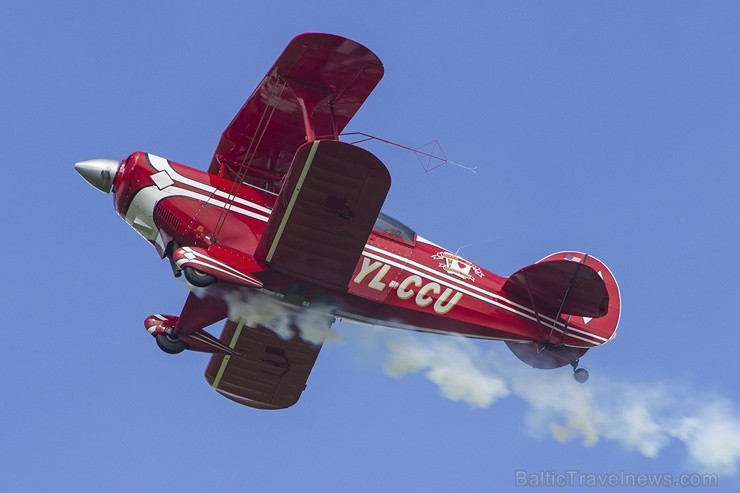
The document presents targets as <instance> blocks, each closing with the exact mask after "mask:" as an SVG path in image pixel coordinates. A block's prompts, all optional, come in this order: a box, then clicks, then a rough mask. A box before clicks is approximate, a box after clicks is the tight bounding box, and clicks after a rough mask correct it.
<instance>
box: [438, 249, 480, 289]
mask: <svg viewBox="0 0 740 493" xmlns="http://www.w3.org/2000/svg"><path fill="white" fill-rule="evenodd" d="M432 258H433V259H434V260H444V263H442V264H439V266H440V267H442V269H443V270H444V271H445V272H447V273H448V274H452V275H455V276H457V277H461V278H463V279H467V280H468V281H473V282H474V281H475V276H473V274H475V275H476V276H478V277H483V271H482V270H481V268H480V267H478V266H477V265H475V264H473V263H471V262H468V261H467V260H465V259H462V258H460V257H458V256H457V255H455V254H453V253H450V252H437V253H435V254H434V255H432ZM471 272H472V273H473V274H471Z"/></svg>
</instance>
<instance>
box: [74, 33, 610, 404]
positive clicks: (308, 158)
mask: <svg viewBox="0 0 740 493" xmlns="http://www.w3.org/2000/svg"><path fill="white" fill-rule="evenodd" d="M383 73H384V68H383V64H382V63H381V62H380V60H379V59H378V57H377V56H376V55H375V54H374V53H373V52H372V51H370V50H369V49H368V48H366V47H364V46H363V45H361V44H359V43H357V42H355V41H352V40H350V39H346V38H344V37H340V36H336V35H332V34H322V33H306V34H301V35H299V36H297V37H295V38H294V39H293V40H292V41H290V42H289V43H288V45H287V47H286V48H285V50H284V51H283V52H282V54H281V55H280V56H279V57H278V59H277V61H276V62H275V64H274V65H273V66H272V67H271V68H270V70H269V71H268V72H267V74H266V75H265V77H264V78H263V79H262V81H261V82H260V83H259V85H258V86H257V88H256V89H255V91H254V92H253V93H252V95H251V96H250V97H249V99H248V100H247V101H246V103H245V104H244V106H243V107H242V108H241V109H240V110H239V112H238V113H237V114H236V116H235V117H234V119H233V120H232V121H231V123H230V124H229V125H228V126H227V127H226V130H225V131H224V132H223V134H222V137H221V139H220V141H219V143H218V146H217V148H216V151H215V154H214V156H213V159H212V161H211V163H210V165H209V167H208V170H207V171H202V170H199V169H195V168H191V167H188V166H185V165H183V164H179V163H176V162H173V161H170V160H167V159H165V158H163V157H160V156H157V155H154V154H150V153H146V152H140V151H137V152H134V153H133V154H131V155H130V156H128V157H127V158H125V159H123V160H121V161H117V160H111V159H92V160H88V161H82V162H79V163H77V164H75V169H76V170H77V172H79V174H80V175H82V177H83V178H84V179H85V180H87V181H88V182H89V183H90V184H91V185H93V186H94V187H95V188H97V189H99V190H101V191H102V192H104V193H106V194H107V193H111V192H112V194H113V203H114V207H115V210H116V212H117V213H118V214H119V215H120V216H121V217H122V218H123V219H125V221H126V222H127V223H128V224H129V225H130V226H131V227H132V228H133V229H134V230H135V231H136V232H138V233H139V234H140V235H141V236H142V237H143V238H144V239H145V240H146V241H147V242H148V243H149V244H151V245H152V246H153V247H154V248H155V249H156V251H157V253H158V254H159V256H160V258H162V259H167V260H168V261H169V264H170V267H171V269H172V272H173V274H174V275H175V276H176V277H180V276H181V275H184V279H185V280H186V281H187V285H188V287H189V293H188V295H187V299H186V301H185V303H184V306H183V308H182V310H181V312H180V314H179V315H178V316H175V315H165V314H155V315H151V316H149V317H147V318H146V320H145V322H144V326H145V328H146V329H147V331H148V332H149V333H150V334H151V335H152V336H154V339H155V341H156V343H157V345H158V346H159V348H160V349H162V350H163V351H165V352H166V353H171V354H176V353H180V352H182V351H184V350H186V349H187V350H191V351H200V352H205V353H210V354H211V358H210V361H209V363H208V366H207V368H206V371H205V377H206V380H207V382H208V384H209V385H210V386H211V387H212V388H213V389H215V390H216V391H217V392H218V393H220V394H221V395H223V396H225V397H227V398H229V399H231V400H233V401H235V402H237V403H240V404H243V405H246V406H250V407H254V408H258V409H283V408H287V407H290V406H292V405H293V404H295V403H296V402H297V401H298V399H299V398H300V396H301V394H302V392H303V390H304V389H305V387H306V382H307V380H308V377H309V374H310V372H311V369H312V368H313V365H314V362H315V361H316V358H317V356H318V354H319V351H320V349H321V346H322V344H323V342H324V340H325V337H326V334H327V333H328V329H329V328H330V326H331V324H332V323H333V322H334V321H336V320H337V319H341V320H347V321H351V322H357V323H360V324H369V325H373V326H382V327H389V328H397V329H409V330H415V331H422V332H434V333H440V334H455V335H460V336H464V337H471V338H481V339H494V340H503V341H505V343H506V345H507V346H508V347H509V349H511V351H512V352H513V353H514V354H515V355H516V357H518V358H519V359H520V360H522V361H523V362H525V363H527V364H528V365H530V366H532V367H534V368H538V369H553V368H559V367H563V366H567V365H570V366H572V368H573V372H574V373H573V374H574V377H575V379H576V380H577V381H579V382H585V381H586V379H587V378H588V371H587V370H586V369H585V368H582V367H580V366H579V361H580V358H581V357H582V356H583V355H584V354H585V353H586V351H588V350H589V349H591V348H593V347H596V346H600V345H602V344H604V343H606V342H608V341H610V340H611V339H613V338H614V337H615V335H616V330H617V326H618V324H619V317H620V307H621V302H620V295H619V287H618V285H617V281H616V280H615V278H614V276H613V275H612V273H611V271H610V270H609V269H608V268H607V267H606V265H605V264H604V263H602V262H601V261H600V260H598V259H597V258H596V257H594V256H592V255H589V254H585V253H580V252H576V251H572V252H570V251H569V252H559V253H555V254H552V255H549V256H547V257H545V258H543V259H542V260H539V261H537V262H535V263H534V264H532V265H529V266H527V267H524V268H522V269H519V270H518V271H516V272H514V273H513V274H512V275H510V276H508V277H506V276H500V275H497V274H494V273H493V272H490V271H488V270H486V269H484V268H483V267H481V266H479V265H478V264H476V263H474V262H472V261H469V260H467V259H465V258H463V257H461V256H459V255H458V254H456V253H453V252H451V251H449V250H447V249H445V248H443V247H441V246H438V245H436V244H435V243H433V242H431V241H429V240H427V239H426V238H424V237H422V236H420V235H419V234H417V233H416V232H415V231H414V230H413V229H411V228H410V227H408V226H406V225H405V224H403V223H402V222H400V221H398V220H397V219H395V218H393V217H390V216H388V215H386V214H384V213H383V212H381V208H382V206H383V203H384V201H385V197H386V195H387V193H388V190H389V188H390V185H391V178H390V174H389V171H388V169H387V168H386V166H385V165H384V164H383V163H382V162H381V161H380V160H379V159H378V158H377V157H376V156H374V155H373V154H372V153H370V152H369V151H367V150H365V149H364V148H361V147H359V146H357V145H353V144H351V143H347V142H343V141H340V135H341V133H342V131H343V129H344V128H345V127H346V125H347V124H348V122H349V121H350V119H351V118H352V117H353V116H354V115H355V113H356V112H357V110H358V109H359V108H360V106H361V105H362V104H363V102H364V101H365V99H366V98H367V97H368V96H369V95H370V93H371V92H372V90H373V89H374V88H375V86H376V85H377V84H378V82H379V81H380V79H381V78H382V76H383ZM271 317H273V318H274V317H277V318H278V319H279V323H277V324H276V323H274V321H270V319H271ZM223 320H225V324H224V327H223V330H222V332H221V335H220V337H216V336H214V335H212V334H211V333H210V332H208V331H207V330H206V328H207V327H209V326H210V325H212V324H215V323H217V322H220V321H223ZM277 325H279V327H278V326H277Z"/></svg>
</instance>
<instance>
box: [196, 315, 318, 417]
mask: <svg viewBox="0 0 740 493" xmlns="http://www.w3.org/2000/svg"><path fill="white" fill-rule="evenodd" d="M221 342H222V343H223V344H226V345H228V346H229V347H230V348H231V349H233V350H234V351H235V352H236V353H237V354H239V355H240V356H224V355H221V354H214V355H213V356H212V357H211V360H210V362H209V363H208V367H207V368H206V375H205V376H206V380H207V381H208V383H209V384H210V385H211V387H213V388H214V389H215V390H216V392H218V393H219V394H221V395H223V396H224V397H227V398H229V399H231V400H233V401H235V402H238V403H239V404H244V405H245V406H250V407H256V408H259V409H283V408H286V407H290V406H292V405H293V404H295V403H296V402H298V399H299V398H300V396H301V393H302V392H303V389H305V388H306V381H307V380H308V375H309V374H310V373H311V369H312V368H313V365H314V363H315V362H316V358H317V357H318V355H319V351H320V350H321V344H322V342H323V341H322V342H319V343H318V344H311V343H309V342H306V341H304V340H303V339H301V338H300V336H298V335H295V336H294V337H293V338H292V339H291V340H285V339H282V338H280V337H279V336H278V335H277V334H275V332H273V331H272V330H270V329H267V328H265V327H247V326H244V325H243V324H242V323H236V322H232V321H228V322H226V325H225V326H224V330H223V332H222V333H221Z"/></svg>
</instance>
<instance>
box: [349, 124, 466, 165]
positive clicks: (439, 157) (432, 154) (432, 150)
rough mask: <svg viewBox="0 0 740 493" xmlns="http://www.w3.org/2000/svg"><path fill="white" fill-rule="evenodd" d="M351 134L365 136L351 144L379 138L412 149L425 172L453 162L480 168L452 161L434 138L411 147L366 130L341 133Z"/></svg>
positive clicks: (378, 139) (380, 140)
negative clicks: (368, 132)
mask: <svg viewBox="0 0 740 493" xmlns="http://www.w3.org/2000/svg"><path fill="white" fill-rule="evenodd" d="M351 135H357V136H361V137H364V138H361V139H358V140H355V141H354V142H350V144H352V145H355V144H360V143H362V142H367V141H370V140H377V141H379V142H382V143H384V144H390V145H392V146H395V147H400V148H401V149H405V150H407V151H411V152H413V153H414V155H415V156H416V159H418V160H419V164H421V167H422V168H423V169H424V171H425V172H427V173H429V172H430V171H432V170H434V169H436V168H439V167H440V166H444V165H445V164H451V165H453V166H457V167H459V168H462V169H465V170H468V171H470V172H471V173H475V172H476V171H477V170H478V167H477V166H473V167H470V166H465V165H462V164H459V163H456V162H453V161H450V160H449V159H447V155H446V154H445V153H444V151H443V150H442V146H441V145H440V144H439V142H438V141H436V140H433V141H431V142H429V143H427V144H424V145H423V146H420V147H416V148H413V147H409V146H406V145H403V144H398V143H396V142H392V141H390V140H387V139H383V138H381V137H376V136H374V135H370V134H366V133H364V132H349V133H343V134H340V136H342V137H349V136H351Z"/></svg>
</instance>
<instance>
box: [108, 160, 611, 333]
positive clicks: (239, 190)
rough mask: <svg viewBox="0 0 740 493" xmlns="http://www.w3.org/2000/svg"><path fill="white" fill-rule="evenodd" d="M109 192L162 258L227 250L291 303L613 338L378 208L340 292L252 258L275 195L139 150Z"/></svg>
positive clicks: (416, 325)
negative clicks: (515, 290) (184, 249)
mask: <svg viewBox="0 0 740 493" xmlns="http://www.w3.org/2000/svg"><path fill="white" fill-rule="evenodd" d="M113 193H114V206H115V209H116V211H117V212H118V214H119V215H120V216H121V217H123V218H124V219H125V220H126V222H127V223H128V224H129V225H131V227H133V228H134V229H135V230H136V231H137V232H139V233H140V234H141V235H142V236H143V237H144V238H145V239H146V240H147V241H148V242H149V243H151V244H152V245H153V246H154V247H155V248H156V250H157V252H158V253H159V255H160V257H162V258H164V257H166V256H168V255H169V254H171V252H172V248H173V245H176V246H189V247H198V248H202V249H205V250H209V249H222V250H225V251H228V252H231V253H230V257H229V258H230V259H231V263H232V264H234V265H232V266H233V267H234V268H236V269H238V270H241V271H243V272H249V273H250V274H251V275H252V276H254V277H256V278H258V279H259V280H260V281H261V283H262V286H261V287H260V288H259V289H260V290H261V291H262V292H265V293H268V294H270V295H274V296H277V297H279V298H280V299H281V300H282V301H283V302H285V303H288V304H291V305H294V306H299V307H310V306H312V305H313V306H323V307H326V309H327V310H330V312H331V314H332V315H334V316H336V317H340V318H344V319H349V320H353V321H356V322H361V323H367V324H371V325H380V326H386V327H398V328H406V329H412V330H421V331H432V332H442V333H452V334H460V335H464V336H468V337H477V338H488V339H501V340H510V341H537V342H543V341H546V342H547V343H550V344H564V345H567V346H573V347H583V348H588V347H593V346H598V345H600V344H603V343H604V342H606V341H607V340H608V339H609V337H610V335H609V334H603V335H599V334H598V332H595V331H593V330H583V329H582V328H581V329H579V328H578V326H576V324H570V325H564V324H562V323H555V321H554V320H553V319H552V318H547V317H543V316H542V315H540V314H537V313H535V311H534V310H532V309H531V308H530V307H528V306H524V305H522V304H518V303H515V302H513V301H511V300H510V299H509V298H507V296H506V293H505V292H504V291H502V287H503V285H504V283H505V281H506V278H505V277H502V276H499V275H497V274H494V273H492V272H490V271H488V270H486V269H483V268H482V267H480V266H478V265H476V264H475V263H473V262H470V261H468V260H466V259H463V258H461V257H459V256H458V255H456V254H454V253H452V252H450V251H448V250H446V249H444V248H442V247H440V246H438V245H436V244H434V243H432V242H430V241H428V240H426V239H424V238H423V237H421V236H419V235H417V234H416V233H415V232H414V231H412V230H411V229H410V228H408V227H406V226H405V225H403V224H402V223H400V222H398V221H396V220H394V219H393V218H390V217H388V216H385V215H383V214H381V216H380V217H379V218H378V221H377V222H376V224H375V228H374V229H373V231H372V233H371V234H370V236H369V238H368V240H367V243H366V245H365V248H364V250H363V252H362V255H361V257H360V258H359V260H358V262H357V265H356V267H355V271H354V274H353V275H352V278H351V281H350V283H349V285H348V286H347V289H346V291H336V290H326V289H325V288H321V287H319V286H315V285H312V284H311V283H310V282H307V281H305V280H299V279H294V278H291V277H290V276H286V275H285V274H282V273H279V272H275V271H274V270H271V269H270V267H269V265H268V264H266V263H264V262H263V261H262V259H259V258H255V251H256V249H257V245H258V243H259V241H260V238H261V237H262V235H263V233H264V231H265V226H266V224H267V221H268V220H269V218H270V214H271V211H272V209H273V206H274V204H275V201H276V199H277V195H275V194H274V193H272V192H269V191H266V190H262V189H258V188H255V187H253V186H251V185H248V184H244V183H236V182H234V181H231V180H227V179H225V178H222V177H220V176H217V175H213V174H209V173H206V172H203V171H200V170H197V169H193V168H190V167H187V166H184V165H181V164H178V163H174V162H171V161H168V160H166V159H164V158H161V157H158V156H155V155H152V154H146V153H143V152H135V153H133V154H132V155H131V156H129V157H128V158H127V159H126V160H124V161H123V162H122V163H121V165H120V167H119V169H118V172H117V174H116V176H115V181H114V183H113ZM239 289H243V288H239ZM586 323H587V322H586Z"/></svg>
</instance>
